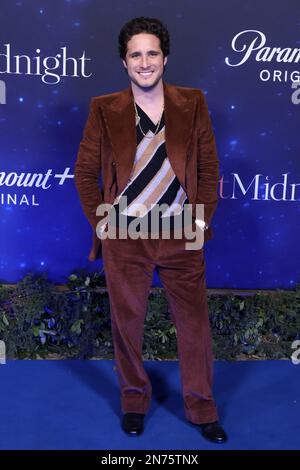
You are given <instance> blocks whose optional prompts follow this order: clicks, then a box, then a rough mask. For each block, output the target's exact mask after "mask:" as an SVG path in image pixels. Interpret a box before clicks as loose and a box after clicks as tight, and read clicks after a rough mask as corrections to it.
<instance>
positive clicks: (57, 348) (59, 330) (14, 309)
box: [0, 270, 300, 360]
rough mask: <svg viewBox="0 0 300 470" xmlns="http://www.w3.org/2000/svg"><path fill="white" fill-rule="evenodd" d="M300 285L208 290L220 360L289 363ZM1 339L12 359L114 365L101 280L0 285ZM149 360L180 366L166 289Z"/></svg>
mask: <svg viewBox="0 0 300 470" xmlns="http://www.w3.org/2000/svg"><path fill="white" fill-rule="evenodd" d="M299 299H300V285H297V286H296V288H295V289H294V290H289V291H285V290H280V289H277V290H274V291H267V292H265V291H257V292H244V293H239V292H236V293H232V292H226V291H225V292H224V291H223V292H218V291H210V290H208V304H209V312H210V321H211V326H212V333H213V349H214V356H215V358H216V359H226V360H237V359H287V358H290V357H291V354H292V352H293V350H292V343H293V341H294V340H296V339H299V338H300V315H299V312H300V301H299ZM0 340H3V341H4V342H5V345H6V354H7V359H24V358H26V359H34V358H50V359H52V358H53V359H56V358H73V359H75V358H101V359H111V358H113V345H112V338H111V325H110V315H109V298H108V294H107V289H106V287H105V278H104V277H103V273H95V274H88V273H87V272H85V271H84V270H80V271H77V272H75V273H73V274H71V275H70V276H69V278H68V281H67V283H66V284H65V285H63V286H57V285H55V284H53V283H52V282H50V281H49V279H48V277H47V274H39V275H37V274H34V273H29V274H27V275H26V276H25V277H24V278H23V279H22V280H21V281H20V282H19V283H18V284H17V285H15V286H9V285H7V284H0ZM143 357H144V359H156V360H163V359H177V344H176V328H175V325H174V324H173V323H172V321H171V318H170V314H169V311H168V304H167V302H166V298H165V295H164V291H163V289H161V288H153V289H151V292H150V295H149V302H148V311H147V316H146V321H145V328H144V348H143Z"/></svg>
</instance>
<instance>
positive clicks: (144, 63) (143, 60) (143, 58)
mask: <svg viewBox="0 0 300 470" xmlns="http://www.w3.org/2000/svg"><path fill="white" fill-rule="evenodd" d="M142 66H143V68H144V69H146V68H147V67H148V57H147V56H144V57H142Z"/></svg>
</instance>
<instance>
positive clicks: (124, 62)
mask: <svg viewBox="0 0 300 470" xmlns="http://www.w3.org/2000/svg"><path fill="white" fill-rule="evenodd" d="M122 62H123V65H124V67H125V69H127V64H126V60H124V59H122Z"/></svg>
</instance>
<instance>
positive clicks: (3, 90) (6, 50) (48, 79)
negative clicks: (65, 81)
mask: <svg viewBox="0 0 300 470" xmlns="http://www.w3.org/2000/svg"><path fill="white" fill-rule="evenodd" d="M14 52H15V51H13V48H12V46H11V44H9V43H7V44H4V46H3V47H1V46H0V78H2V76H3V78H4V77H5V76H6V75H31V76H37V77H40V79H41V80H42V82H43V83H45V85H58V84H59V83H60V81H61V79H62V78H64V77H75V78H89V77H91V76H92V73H91V72H89V70H88V68H89V67H88V66H89V65H90V61H91V60H92V59H90V58H88V57H86V52H85V51H83V52H82V54H81V56H79V57H71V56H70V55H69V54H68V50H67V47H66V46H64V47H60V49H59V52H58V53H57V54H56V55H54V56H46V57H45V56H43V54H42V51H41V49H35V52H34V54H33V55H29V54H15V53H14ZM6 103H7V87H6V83H5V81H4V80H3V79H1V80H0V104H6Z"/></svg>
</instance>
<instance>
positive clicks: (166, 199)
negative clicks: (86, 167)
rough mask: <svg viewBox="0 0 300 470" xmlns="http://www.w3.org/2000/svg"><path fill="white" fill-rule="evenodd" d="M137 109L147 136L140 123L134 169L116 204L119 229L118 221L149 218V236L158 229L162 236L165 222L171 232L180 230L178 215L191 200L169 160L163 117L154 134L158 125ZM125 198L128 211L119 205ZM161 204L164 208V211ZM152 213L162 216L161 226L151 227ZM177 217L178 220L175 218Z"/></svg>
mask: <svg viewBox="0 0 300 470" xmlns="http://www.w3.org/2000/svg"><path fill="white" fill-rule="evenodd" d="M136 107H137V110H138V114H139V117H140V126H141V128H142V130H143V132H144V134H146V136H144V135H143V133H142V132H141V129H140V126H139V123H138V119H137V122H136V132H137V150H136V154H135V159H134V165H133V168H132V171H131V174H130V177H129V180H128V183H127V185H126V186H125V188H124V190H123V191H122V193H120V195H119V196H118V197H117V198H116V199H115V201H114V204H113V205H114V207H115V209H116V214H117V219H116V221H117V225H119V220H118V218H119V217H121V218H123V217H125V219H123V221H122V224H123V223H124V224H125V225H126V226H128V225H129V223H130V222H132V221H133V220H137V217H138V220H139V221H140V222H142V219H145V218H147V222H148V233H149V232H150V231H151V232H153V231H156V230H155V229H156V228H158V231H159V232H161V230H162V223H163V222H162V220H163V219H166V218H167V219H168V222H169V223H170V228H171V230H173V228H174V227H177V225H176V224H177V223H179V224H180V225H181V226H182V227H183V220H182V215H179V214H181V212H182V210H183V206H184V204H188V198H187V195H186V193H185V191H184V189H183V188H182V186H181V185H180V183H179V181H178V178H177V176H176V175H175V173H174V171H173V169H172V167H171V165H170V161H169V158H168V156H167V152H166V144H165V119H164V113H163V115H162V118H161V122H160V125H159V128H158V129H157V132H156V134H155V131H156V128H157V124H156V125H155V124H154V123H153V122H152V121H151V119H150V118H149V117H148V115H147V114H146V113H145V112H144V111H143V110H142V108H140V107H139V106H138V105H136ZM122 196H126V198H127V199H126V200H125V202H126V206H125V208H124V204H123V205H122V206H121V207H120V205H119V201H120V198H121V197H122ZM162 204H165V206H164V207H162ZM155 206H156V207H155ZM154 207H155V209H154ZM159 208H160V209H161V210H160V211H159V210H158V209H159ZM153 212H155V213H156V214H158V215H159V218H158V219H157V220H158V225H157V224H156V225H154V224H152V223H151V217H153V216H154V214H153ZM176 215H179V217H177V218H176ZM152 225H153V226H152Z"/></svg>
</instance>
